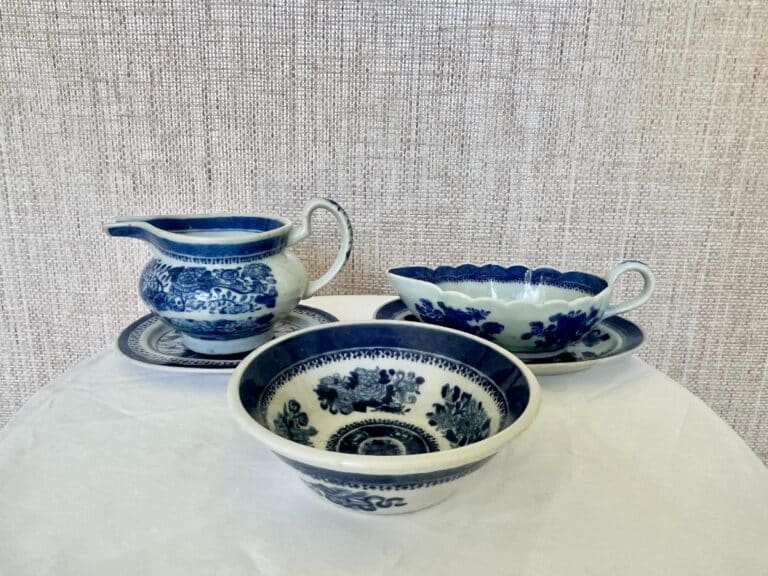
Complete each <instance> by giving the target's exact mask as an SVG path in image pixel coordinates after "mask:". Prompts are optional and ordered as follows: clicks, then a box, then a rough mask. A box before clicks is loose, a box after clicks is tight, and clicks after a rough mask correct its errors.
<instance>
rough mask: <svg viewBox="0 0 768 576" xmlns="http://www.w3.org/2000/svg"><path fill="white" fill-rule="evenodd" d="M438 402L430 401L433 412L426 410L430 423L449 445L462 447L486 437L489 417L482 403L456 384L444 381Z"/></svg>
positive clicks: (488, 432)
mask: <svg viewBox="0 0 768 576" xmlns="http://www.w3.org/2000/svg"><path fill="white" fill-rule="evenodd" d="M440 396H442V398H443V403H442V404H433V405H432V406H434V411H433V412H427V414H426V415H427V418H429V423H430V425H432V426H434V427H435V428H437V429H438V430H440V432H442V434H443V436H444V437H445V439H446V440H448V442H450V443H451V446H452V447H453V448H458V447H459V446H466V445H467V444H472V443H473V442H478V441H479V440H483V439H485V438H487V437H488V435H489V434H490V431H491V419H490V418H489V417H488V414H487V413H486V411H485V409H484V408H483V404H482V402H478V401H477V400H475V399H474V398H473V397H472V395H471V394H469V393H467V392H463V391H462V390H461V388H459V387H458V386H453V387H451V386H450V385H449V384H445V385H444V386H443V387H442V389H441V390H440Z"/></svg>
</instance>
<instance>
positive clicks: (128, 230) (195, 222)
mask: <svg viewBox="0 0 768 576" xmlns="http://www.w3.org/2000/svg"><path fill="white" fill-rule="evenodd" d="M144 221H145V222H147V223H148V224H151V225H152V226H155V227H156V228H159V229H160V230H164V231H167V232H172V233H182V234H183V233H185V232H186V233H188V232H193V231H197V232H205V231H218V230H228V231H237V232H244V233H247V232H251V233H256V234H259V233H264V232H275V234H274V235H273V236H270V237H268V238H260V239H258V240H249V241H245V242H237V243H231V244H229V243H228V244H222V243H197V242H183V241H179V240H169V239H167V238H161V237H160V236H157V235H155V234H153V233H152V232H150V231H148V230H145V229H143V228H139V227H136V226H131V225H129V224H126V225H125V226H113V227H111V228H109V229H108V230H107V232H108V233H109V234H110V235H111V236H120V237H131V238H139V239H141V240H146V241H147V242H150V243H151V244H153V245H154V246H156V247H157V248H158V249H160V250H161V251H162V252H164V253H166V254H169V255H179V256H187V257H196V258H234V257H241V256H254V255H257V254H266V253H273V252H275V251H279V250H282V249H283V248H285V246H286V245H287V238H288V232H289V231H290V227H289V226H288V225H287V222H284V221H282V220H279V219H277V218H269V217H265V216H216V217H194V216H179V217H177V218H174V217H165V218H149V219H146V220H144ZM282 227H285V230H284V232H282V233H279V232H276V231H277V230H279V229H280V228H282Z"/></svg>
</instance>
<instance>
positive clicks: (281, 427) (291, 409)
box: [272, 400, 317, 446]
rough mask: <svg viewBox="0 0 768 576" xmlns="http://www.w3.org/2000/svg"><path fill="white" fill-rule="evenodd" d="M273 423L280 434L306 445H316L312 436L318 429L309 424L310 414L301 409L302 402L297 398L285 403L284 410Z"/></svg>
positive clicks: (276, 431)
mask: <svg viewBox="0 0 768 576" xmlns="http://www.w3.org/2000/svg"><path fill="white" fill-rule="evenodd" d="M272 424H273V426H274V430H275V433H277V434H278V435H279V436H282V437H283V438H287V439H288V440H292V441H294V442H298V443H299V444H304V445H305V446H314V444H312V441H311V440H310V437H311V436H314V435H316V434H317V429H316V428H315V427H314V426H310V425H309V416H307V413H306V412H303V411H302V410H301V404H299V403H298V402H296V400H288V402H287V403H285V404H283V411H282V412H280V413H279V414H278V415H277V418H275V420H274V421H273V423H272Z"/></svg>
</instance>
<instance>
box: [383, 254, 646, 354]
mask: <svg viewBox="0 0 768 576" xmlns="http://www.w3.org/2000/svg"><path fill="white" fill-rule="evenodd" d="M625 272H638V273H639V274H641V275H642V277H643V279H644V281H645V285H644V286H643V289H642V292H641V293H640V294H639V295H638V296H636V297H635V298H633V299H632V300H630V301H628V302H624V303H622V304H618V305H611V304H610V301H611V295H612V293H613V288H614V286H615V284H616V281H617V279H618V277H619V276H620V275H622V274H624V273H625ZM388 275H389V280H390V283H391V284H392V286H393V287H394V288H395V290H396V291H397V293H398V294H399V295H400V298H401V299H402V300H403V302H405V305H406V306H407V307H408V309H409V310H410V311H411V312H412V313H413V314H414V315H416V317H418V319H419V320H421V321H422V322H427V323H430V324H439V325H442V326H447V327H449V328H455V329H457V330H462V331H464V332H468V333H470V334H474V335H476V336H480V337H482V338H485V339H487V340H490V341H492V342H496V343H498V344H500V345H501V346H503V347H505V348H506V349H507V350H511V351H512V352H526V353H541V354H542V355H552V354H556V353H558V352H560V351H562V350H563V349H564V348H565V347H566V346H568V345H569V344H571V343H573V342H577V341H579V340H580V339H581V338H582V337H583V336H584V335H586V334H588V333H589V332H591V331H592V328H593V327H594V326H595V325H596V324H597V323H598V322H600V321H601V320H605V319H607V318H610V317H611V316H615V315H616V314H621V313H622V312H626V311H628V310H632V309H633V308H637V307H638V306H641V305H642V304H644V303H645V302H646V301H647V300H648V298H650V296H651V293H652V292H653V288H654V285H655V279H654V276H653V273H652V272H651V270H650V269H649V268H648V266H646V265H645V264H642V263H641V262H634V261H626V262H622V263H621V264H618V265H617V266H615V267H614V268H613V269H612V270H611V271H610V272H609V273H608V274H606V276H605V277H604V278H603V277H600V276H596V275H594V274H589V273H587V272H576V271H572V272H560V271H559V270H555V269H554V268H546V267H542V268H528V267H527V266H522V265H515V266H510V267H506V268H505V267H503V266H499V265H498V264H485V265H483V266H475V265H473V264H462V265H461V266H456V267H452V266H440V267H438V268H434V269H433V268H426V267H424V266H405V267H399V268H391V269H390V270H389V271H388Z"/></svg>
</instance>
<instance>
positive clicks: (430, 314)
mask: <svg viewBox="0 0 768 576" xmlns="http://www.w3.org/2000/svg"><path fill="white" fill-rule="evenodd" d="M416 311H417V312H418V313H419V316H421V319H422V320H423V321H424V322H427V323H429V324H438V325H443V326H448V327H449V328H455V329H456V330H462V331H463V332H469V333H470V334H474V335H475V336H480V337H481V338H486V339H487V340H495V339H496V338H495V337H494V336H495V335H496V334H499V333H501V332H502V331H503V330H504V326H503V325H502V324H499V323H498V322H488V321H485V322H484V320H485V319H486V318H487V317H488V314H490V312H489V311H488V310H479V309H477V308H467V309H464V310H462V309H459V308H451V307H450V306H448V305H447V304H446V303H445V302H438V303H437V306H435V305H434V304H433V303H432V302H430V301H429V300H427V299H426V298H422V299H421V300H419V302H418V304H416Z"/></svg>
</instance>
